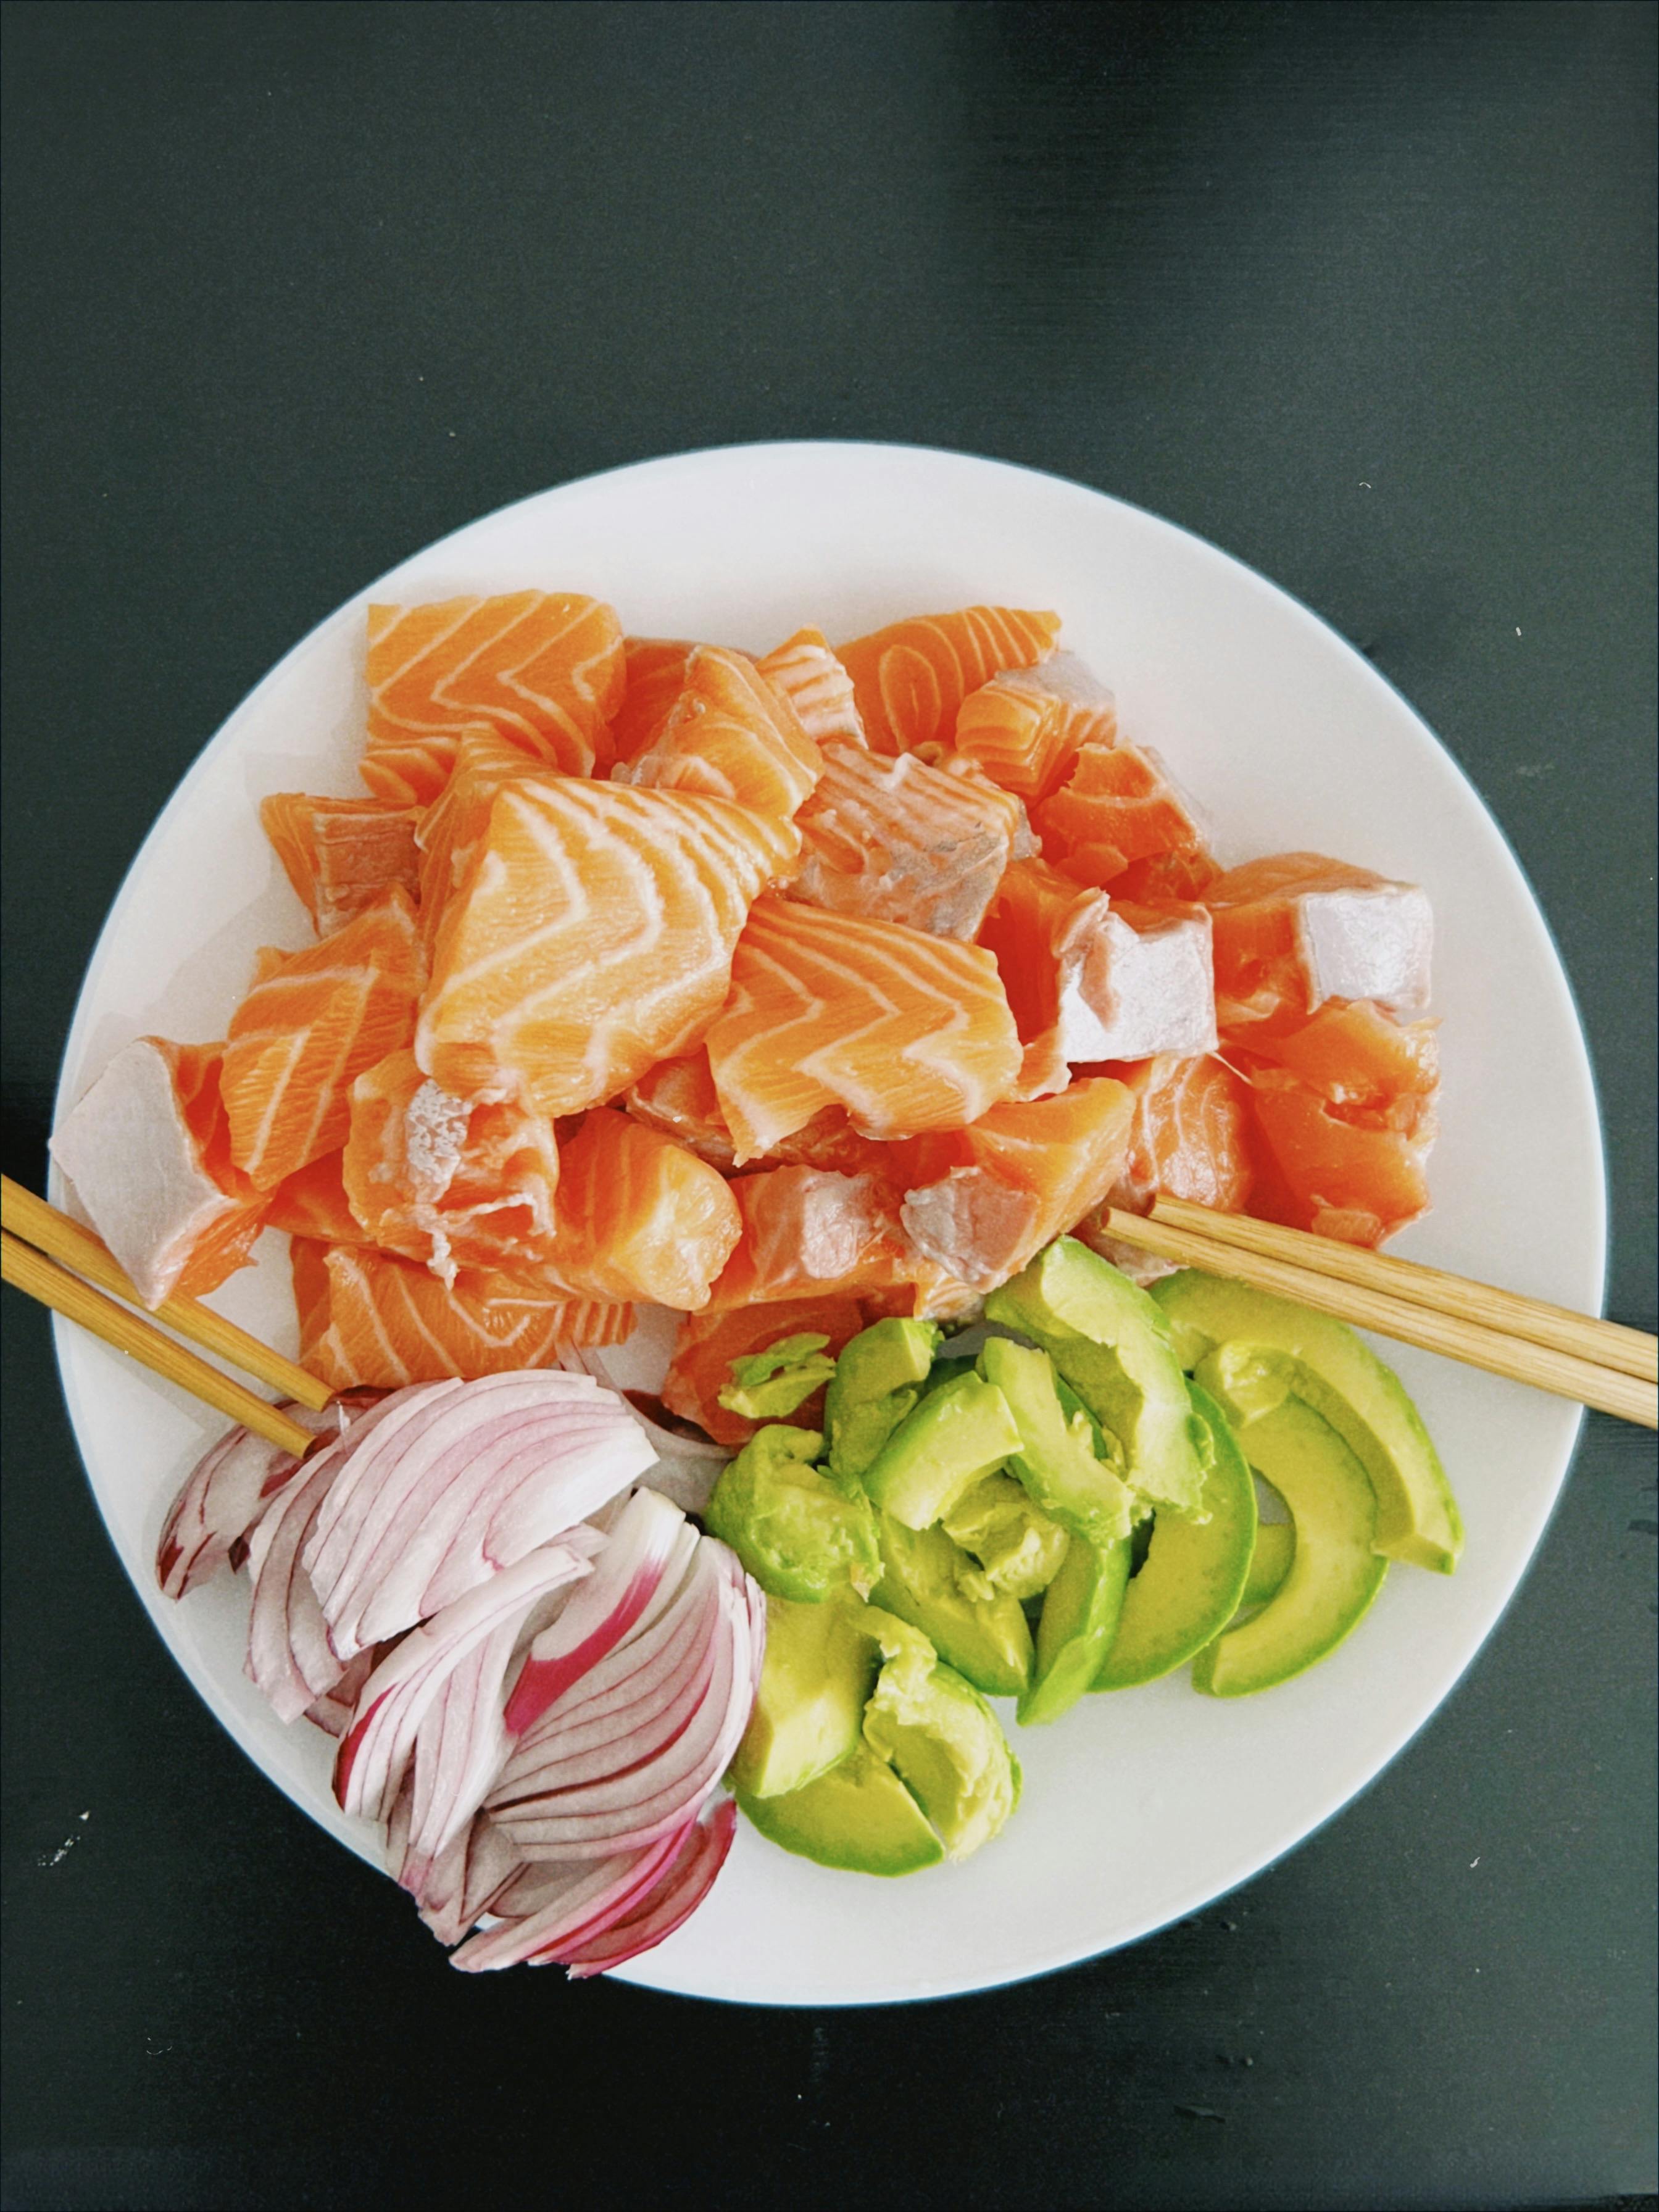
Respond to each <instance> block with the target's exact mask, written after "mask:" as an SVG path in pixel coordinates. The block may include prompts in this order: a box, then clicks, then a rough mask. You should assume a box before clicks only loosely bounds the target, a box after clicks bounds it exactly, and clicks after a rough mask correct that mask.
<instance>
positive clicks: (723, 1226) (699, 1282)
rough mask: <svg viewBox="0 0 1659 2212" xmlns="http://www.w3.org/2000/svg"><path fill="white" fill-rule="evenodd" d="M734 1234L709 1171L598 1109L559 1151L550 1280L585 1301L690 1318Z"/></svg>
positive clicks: (735, 1226) (680, 1149)
mask: <svg viewBox="0 0 1659 2212" xmlns="http://www.w3.org/2000/svg"><path fill="white" fill-rule="evenodd" d="M741 1228H742V1220H741V1217H740V1215H739V1213H738V1202H737V1200H736V1199H735V1198H734V1197H733V1196H732V1193H731V1191H730V1190H729V1189H728V1188H727V1187H726V1181H725V1178H724V1177H723V1176H721V1175H720V1173H719V1172H718V1170H715V1169H714V1168H711V1167H710V1166H709V1165H708V1163H707V1162H706V1161H704V1160H700V1159H698V1158H696V1154H695V1153H693V1152H688V1151H687V1150H686V1148H685V1146H684V1145H681V1144H678V1143H677V1142H676V1141H675V1139H673V1138H672V1137H668V1136H665V1135H664V1134H663V1133H661V1131H659V1130H657V1129H652V1128H647V1127H646V1126H645V1125H644V1124H643V1123H642V1122H640V1121H633V1120H630V1118H629V1116H628V1115H626V1114H621V1113H618V1112H617V1111H616V1109H614V1108H612V1107H609V1106H596V1107H594V1108H593V1109H592V1111H591V1112H590V1113H588V1114H587V1115H586V1117H585V1118H584V1120H583V1121H582V1125H581V1127H580V1130H578V1132H577V1133H576V1134H575V1135H574V1137H573V1138H571V1139H569V1140H568V1143H567V1144H566V1145H565V1147H564V1152H563V1158H562V1165H561V1173H560V1182H559V1196H558V1209H557V1234H556V1238H555V1240H554V1244H553V1248H552V1255H551V1259H550V1272H551V1273H553V1274H554V1275H556V1277H557V1278H558V1279H559V1280H560V1281H562V1282H563V1283H565V1284H566V1285H568V1286H569V1288H570V1289H571V1291H574V1292H580V1294H581V1295H582V1296H583V1297H592V1298H610V1299H614V1300H618V1301H626V1300H630V1299H635V1298H637V1299H642V1300H644V1301H646V1302H647V1304H653V1305H662V1306H673V1307H677V1308H678V1310H680V1311H682V1312H687V1313H694V1312H696V1311H697V1310H699V1309H700V1308H701V1307H702V1306H705V1305H707V1304H708V1297H709V1292H710V1290H711V1288H712V1286H713V1285H714V1282H715V1280H716V1279H717V1278H718V1277H719V1275H720V1271H721V1270H722V1268H723V1267H725V1266H726V1261H728V1260H729V1259H730V1257H731V1255H732V1250H733V1248H734V1247H735V1246H736V1244H737V1242H738V1235H739V1233H740V1231H741Z"/></svg>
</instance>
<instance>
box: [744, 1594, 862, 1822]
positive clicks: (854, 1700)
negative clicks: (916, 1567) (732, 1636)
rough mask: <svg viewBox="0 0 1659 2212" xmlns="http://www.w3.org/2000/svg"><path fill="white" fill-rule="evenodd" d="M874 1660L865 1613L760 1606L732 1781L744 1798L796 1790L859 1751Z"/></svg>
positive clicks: (825, 1605)
mask: <svg viewBox="0 0 1659 2212" xmlns="http://www.w3.org/2000/svg"><path fill="white" fill-rule="evenodd" d="M880 1665H881V1658H880V1654H879V1653H878V1650H877V1648H876V1644H875V1642H874V1640H873V1638H872V1634H871V1631H870V1627H869V1626H868V1608H867V1607H864V1606H860V1605H855V1604H854V1603H852V1602H851V1601H849V1600H846V1599H836V1598H831V1599H829V1600H828V1601H823V1602H820V1603H815V1604H801V1603H798V1602H796V1601H794V1600H793V1599H790V1598H782V1597H775V1596H769V1597H768V1599H767V1601H766V1657H765V1659H764V1661H763V1662H762V1666H761V1678H760V1686H759V1688H758V1689H757V1691H756V1692H755V1703H754V1706H753V1709H752V1710H751V1711H750V1716H749V1725H748V1727H747V1728H746V1729H744V1733H743V1740H742V1741H741V1742H740V1743H739V1744H738V1748H737V1753H736V1756H735V1757H734V1758H733V1759H732V1770H731V1771H732V1782H733V1783H734V1784H735V1785H736V1786H737V1788H738V1789H739V1790H741V1791H742V1792H743V1793H744V1796H745V1797H779V1796H786V1795H787V1793H788V1792H790V1791H792V1790H799V1789H801V1788H802V1787H803V1786H804V1785H805V1784H807V1783H809V1782H811V1781H812V1780H813V1779H814V1778H816V1777H817V1775H820V1774H823V1773H824V1772H826V1771H827V1770H828V1769H829V1768H830V1767H832V1766H835V1765H838V1764H839V1763H840V1761H841V1760H842V1759H846V1758H848V1757H849V1756H850V1755H851V1754H852V1753H853V1752H854V1751H855V1750H856V1749H857V1747H858V1745H859V1741H860V1735H861V1732H862V1730H863V1727H864V1708H865V1705H866V1702H867V1701H868V1699H869V1696H870V1692H871V1691H872V1689H874V1687H875V1686H876V1675H877V1673H878V1669H879V1668H880Z"/></svg>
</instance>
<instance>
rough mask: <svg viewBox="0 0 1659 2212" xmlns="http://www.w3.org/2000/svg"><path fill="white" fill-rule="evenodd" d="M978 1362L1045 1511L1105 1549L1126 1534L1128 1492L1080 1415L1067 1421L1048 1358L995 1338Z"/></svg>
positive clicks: (1015, 1465) (1023, 1477)
mask: <svg viewBox="0 0 1659 2212" xmlns="http://www.w3.org/2000/svg"><path fill="white" fill-rule="evenodd" d="M979 1358H980V1370H981V1373H982V1374H983V1375H984V1376H985V1377H986V1379H987V1382H991V1383H995V1384H996V1386H997V1388H998V1389H1000V1391H1001V1393H1002V1395H1003V1396H1004V1397H1005V1398H1006V1400H1007V1401H1008V1406H1009V1409H1010V1411H1011V1412H1012V1414H1013V1417H1014V1419H1015V1421H1016V1423H1017V1424H1018V1428H1019V1449H1018V1452H1017V1453H1016V1454H1015V1455H1014V1457H1013V1458H1012V1460H1011V1461H1010V1462H1009V1464H1010V1466H1011V1467H1012V1470H1013V1472H1014V1474H1016V1475H1018V1478H1019V1480H1020V1481H1021V1482H1022V1483H1023V1484H1024V1487H1025V1488H1026V1489H1027V1490H1028V1491H1029V1492H1030V1494H1031V1496H1032V1497H1033V1498H1035V1499H1036V1502H1037V1504H1039V1505H1040V1506H1041V1507H1042V1510H1043V1511H1044V1512H1045V1513H1048V1514H1051V1515H1052V1516H1053V1517H1054V1519H1055V1520H1056V1521H1058V1522H1060V1526H1061V1527H1062V1528H1067V1529H1069V1530H1070V1531H1071V1532H1072V1534H1073V1535H1077V1536H1081V1537H1083V1538H1084V1539H1085V1541H1087V1542H1088V1543H1091V1544H1092V1545H1094V1546H1095V1547H1096V1548H1097V1550H1100V1551H1104V1550H1105V1549H1107V1547H1109V1546H1110V1545H1112V1544H1115V1542H1116V1541H1117V1540H1118V1538H1119V1537H1120V1536H1127V1534H1128V1533H1129V1523H1130V1521H1131V1519H1132V1517H1133V1513H1132V1501H1131V1499H1130V1496H1129V1493H1128V1492H1127V1490H1126V1489H1125V1487H1124V1486H1123V1484H1122V1483H1121V1481H1120V1480H1119V1479H1118V1477H1117V1476H1116V1475H1115V1474H1114V1473H1113V1472H1112V1470H1111V1468H1109V1467H1108V1466H1106V1465H1105V1464H1104V1462H1103V1461H1101V1460H1100V1459H1099V1458H1097V1456H1096V1454H1095V1449H1094V1442H1093V1436H1092V1432H1091V1429H1090V1427H1089V1424H1088V1423H1087V1421H1086V1420H1085V1419H1080V1418H1079V1416H1078V1415H1076V1414H1073V1416H1072V1417H1071V1418H1070V1419H1069V1420H1068V1419H1067V1418H1066V1409H1065V1407H1063V1406H1062V1405H1061V1403H1060V1395H1059V1393H1058V1391H1057V1390H1056V1389H1055V1377H1054V1362H1053V1360H1052V1359H1050V1358H1049V1356H1048V1353H1047V1352H1039V1351H1036V1349H1034V1347H1033V1346H1030V1345H1028V1344H1014V1343H1011V1342H1010V1340H1008V1338H1006V1336H994V1337H990V1338H987V1340H986V1344H985V1347H984V1349H983V1351H982V1352H981V1353H980V1355H979ZM1178 1371H1179V1370H1177V1372H1178ZM1183 1395H1184V1393H1183Z"/></svg>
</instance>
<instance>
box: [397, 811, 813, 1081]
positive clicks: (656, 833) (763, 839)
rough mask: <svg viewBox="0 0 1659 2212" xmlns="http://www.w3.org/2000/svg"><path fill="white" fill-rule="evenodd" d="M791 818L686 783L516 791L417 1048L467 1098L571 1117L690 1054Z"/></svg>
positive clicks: (458, 921) (441, 965)
mask: <svg viewBox="0 0 1659 2212" xmlns="http://www.w3.org/2000/svg"><path fill="white" fill-rule="evenodd" d="M799 842H800V841H799V835H798V833H797V831H796V830H795V829H794V827H793V823H787V822H786V821H784V820H783V819H782V818H781V817H779V816H776V815H769V814H757V813H756V812H754V811H752V810H751V809H750V808H748V807H742V806H733V805H731V804H730V803H729V802H728V801H726V800H725V799H708V798H705V797H703V796H702V794H701V793H696V792H687V791H636V790H635V789H633V788H632V787H630V786H629V785H626V784H611V783H592V782H587V781H580V780H579V779H577V778H575V777H571V776H566V777H558V778H555V779H553V780H552V781H549V782H546V783H535V784H530V783H513V784H507V785H504V786H503V787H502V788H501V791H500V792H498V793H497V794H496V797H495V802H494V804H493V805H492V806H491V808H490V812H489V823H488V827H487V829H486V831H485V836H484V842H483V848H482V850H481V852H480V854H479V857H478V859H477V861H476V862H475V864H474V866H473V867H472V869H471V872H470V873H469V875H468V878H467V881H466V882H465V884H464V885H463V886H462V888H461V889H460V890H459V891H458V892H457V893H456V895H455V896H454V897H453V899H452V900H451V901H450V902H449V907H448V909H447V912H446V914H445V916H444V920H443V924H442V927H441V929H440V931H439V935H438V942H437V945H436V948H435V953H434V960H433V975H432V982H431V986H430V988H429V989H428V993H427V994H426V998H425V1000H423V1002H422V1008H421V1018H420V1027H419V1030H418V1034H417V1038H416V1047H415V1051H416V1058H417V1059H418V1060H419V1061H420V1063H421V1066H422V1067H423V1068H424V1069H425V1071H426V1072H427V1073H428V1075H430V1076H431V1077H432V1079H433V1080H434V1081H435V1082H436V1083H440V1084H441V1085H443V1087H444V1089H445V1090H446V1091H454V1092H455V1093H456V1094H457V1096H458V1097H514V1096H519V1095H522V1096H523V1097H524V1098H525V1099H526V1101H527V1102H528V1103H531V1104H532V1105H533V1106H534V1107H535V1109H537V1111H538V1112H539V1113H543V1114H547V1115H560V1114H571V1113H575V1112H577V1111H579V1110H580V1109H581V1108H583V1107H585V1106H592V1105H597V1104H599V1103H600V1102H601V1101H602V1100H605V1099H608V1098H612V1097H615V1096H616V1095H617V1092H618V1091H625V1090H626V1089H627V1088H628V1086H629V1085H630V1084H632V1083H636V1082H637V1081H638V1080H639V1079H640V1078H641V1076H642V1075H643V1074H644V1073H645V1072H646V1070H647V1068H649V1067H652V1066H655V1064H656V1062H657V1061H658V1060H665V1059H670V1058H672V1057H673V1056H675V1055H676V1054H680V1053H683V1052H685V1051H687V1050H688V1049H689V1048H690V1046H691V1045H692V1044H693V1043H694V1042H696V1039H697V1037H698V1036H699V1035H700V1033H701V1031H702V1028H703V1026H704V1024H706V1023H707V1022H708V1020H709V1018H711V1016H713V1015H714V1014H715V1013H717V1012H719V1010H720V1006H721V1003H722V1001H723V1000H724V999H725V997H726V991H727V989H728V987H729V983H730V979H731V969H732V948H733V946H734V945H736V943H737V940H738V933H739V931H740V930H741V929H742V927H743V926H744V920H745V918H746V916H747V914H748V911H749V907H750V902H751V900H752V899H753V898H754V897H755V896H756V894H757V891H759V890H761V888H762V887H763V884H767V883H769V882H773V881H775V880H777V879H779V878H781V877H783V876H784V875H786V874H787V872H788V870H789V869H790V867H791V866H793V862H794V860H795V857H796V854H797V853H798V852H799Z"/></svg>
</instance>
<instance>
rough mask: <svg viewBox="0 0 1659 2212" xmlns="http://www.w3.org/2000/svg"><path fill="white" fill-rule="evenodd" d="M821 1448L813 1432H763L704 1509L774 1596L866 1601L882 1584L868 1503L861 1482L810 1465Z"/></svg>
mask: <svg viewBox="0 0 1659 2212" xmlns="http://www.w3.org/2000/svg"><path fill="white" fill-rule="evenodd" d="M821 1449H823V1437H821V1436H819V1434H818V1433H817V1430H815V1429H792V1428H787V1427H785V1426H783V1425H781V1424H777V1423H774V1424H772V1425H770V1426H769V1427H766V1428H763V1429H757V1430H756V1431H755V1433H754V1435H753V1436H752V1437H750V1439H749V1442H748V1443H746V1444H745V1445H744V1448H743V1449H742V1450H741V1451H740V1452H739V1453H738V1455H737V1457H736V1458H735V1459H734V1460H733V1461H732V1462H731V1464H730V1465H729V1466H727V1467H724V1468H721V1469H720V1480H719V1481H718V1482H716V1484H715V1485H714V1493H713V1495H712V1496H711V1497H710V1498H709V1500H708V1506H707V1508H706V1509H705V1510H704V1513H703V1516H702V1517H703V1521H704V1522H705V1524H706V1526H707V1527H708V1532H709V1534H711V1535H714V1536H719V1537H720V1538H721V1539H722V1540H723V1541H725V1542H726V1543H728V1544H729V1545H730V1546H731V1547H732V1550H733V1551H734V1552H735V1553H737V1555H738V1558H739V1559H741V1560H742V1561H743V1564H744V1566H745V1567H746V1568H747V1569H748V1571H749V1572H750V1574H751V1575H753V1577H755V1580H756V1581H757V1583H759V1584H760V1586H761V1588H762V1589H763V1590H764V1591H765V1592H766V1594H767V1595H768V1596H769V1597H789V1598H798V1599H800V1600H802V1601H807V1602H810V1601H812V1600H814V1599H817V1598H824V1597H828V1596H829V1595H831V1594H832V1593H833V1592H835V1591H837V1590H851V1591H855V1592H856V1593H857V1595H859V1596H860V1597H865V1596H867V1595H869V1593H870V1591H872V1589H874V1588H875V1586H876V1583H877V1582H878V1580H879V1578H880V1575H881V1553H880V1549H879V1547H878V1544H877V1541H876V1518H875V1515H874V1514H873V1513H872V1511H871V1510H870V1501H869V1499H868V1498H866V1496H865V1494H864V1492H863V1491H862V1490H861V1489H860V1486H859V1485H858V1484H857V1483H856V1482H844V1483H843V1482H837V1481H836V1480H834V1479H833V1477H831V1476H829V1475H828V1474H824V1473H823V1471H822V1469H820V1468H816V1467H814V1466H813V1465H812V1462H813V1461H814V1460H815V1459H816V1458H817V1455H818V1453H819V1451H820V1450H821Z"/></svg>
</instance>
